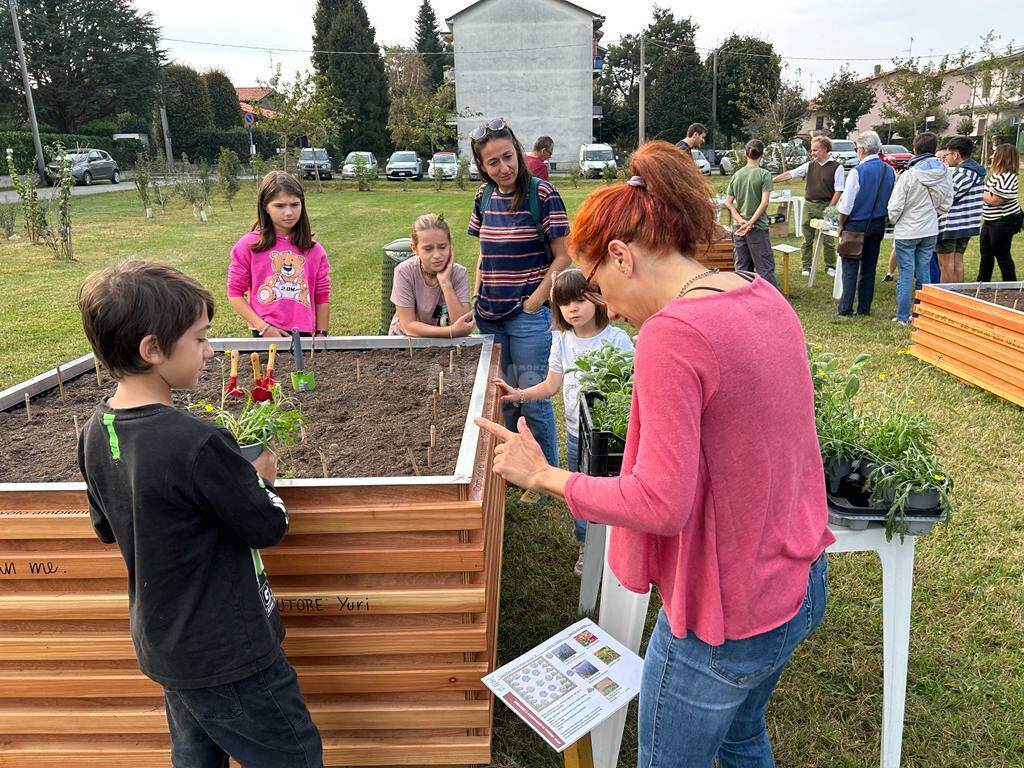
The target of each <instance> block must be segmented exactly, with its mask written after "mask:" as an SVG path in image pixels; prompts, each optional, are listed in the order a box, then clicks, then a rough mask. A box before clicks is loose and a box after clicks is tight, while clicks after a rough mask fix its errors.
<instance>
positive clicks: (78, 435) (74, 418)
mask: <svg viewBox="0 0 1024 768" xmlns="http://www.w3.org/2000/svg"><path fill="white" fill-rule="evenodd" d="M71 421H72V422H74V425H75V441H76V442H77V441H78V439H79V438H80V437H81V436H82V430H80V429H79V428H78V416H75V415H72V416H71Z"/></svg>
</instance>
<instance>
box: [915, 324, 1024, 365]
mask: <svg viewBox="0 0 1024 768" xmlns="http://www.w3.org/2000/svg"><path fill="white" fill-rule="evenodd" d="M918 331H922V332H924V333H929V334H932V335H934V336H941V337H942V338H944V339H946V340H947V341H950V342H953V343H954V344H959V345H960V346H962V347H968V348H970V349H972V350H974V351H976V352H978V353H980V354H982V355H985V356H986V357H989V358H992V359H993V360H996V361H998V362H1000V363H1002V364H1003V365H1006V366H1008V367H1010V368H1013V369H1016V370H1018V371H1021V372H1024V350H1020V351H1017V350H1015V349H1012V348H1011V347H1008V346H1006V345H1005V344H1000V343H999V342H998V341H993V340H991V339H989V338H986V337H983V336H978V335H977V334H975V333H972V332H971V331H969V330H965V329H964V328H962V327H961V326H960V325H955V324H952V323H949V322H946V321H945V320H944V319H942V318H937V317H935V316H934V315H931V314H920V315H918V316H917V317H915V318H914V327H913V329H912V330H911V336H910V339H911V341H913V340H914V334H916V333H917V332H918Z"/></svg>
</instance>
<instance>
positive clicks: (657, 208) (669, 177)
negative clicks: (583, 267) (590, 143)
mask: <svg viewBox="0 0 1024 768" xmlns="http://www.w3.org/2000/svg"><path fill="white" fill-rule="evenodd" d="M631 162H632V165H633V173H634V174H636V176H639V177H640V178H641V179H643V186H634V185H632V184H615V185H613V186H610V187H604V188H603V189H600V190H598V191H597V192H594V193H592V194H591V195H589V196H588V197H587V199H586V200H584V201H583V205H582V206H580V209H579V211H578V212H577V213H576V217H575V219H573V222H572V233H571V234H570V235H569V250H570V252H571V253H572V255H573V257H574V258H575V259H576V260H577V261H580V260H582V261H584V262H594V261H600V260H601V259H603V258H604V256H605V254H606V253H607V248H608V243H610V242H611V241H612V240H623V241H625V242H633V243H637V244H639V245H641V246H643V247H644V248H646V249H648V250H650V251H652V252H654V253H656V254H666V253H669V252H670V251H678V252H679V253H681V254H682V255H684V256H691V257H694V258H697V256H696V251H697V249H698V247H699V246H702V245H703V246H704V250H705V251H706V248H707V247H708V244H710V243H711V242H712V241H713V240H715V239H716V222H715V209H714V207H713V206H712V202H711V188H710V187H709V186H708V184H707V182H706V181H705V180H704V176H703V175H702V174H701V172H700V171H699V170H697V165H696V164H695V163H694V162H693V158H692V157H690V156H689V155H687V154H686V153H685V152H683V150H682V149H680V148H679V147H676V146H674V145H672V144H669V143H668V142H667V141H648V142H646V143H644V144H642V145H641V146H640V148H639V149H638V150H637V151H636V152H635V153H634V154H633V157H632V159H631Z"/></svg>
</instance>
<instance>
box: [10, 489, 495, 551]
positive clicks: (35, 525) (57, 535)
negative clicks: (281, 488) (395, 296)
mask: <svg viewBox="0 0 1024 768" xmlns="http://www.w3.org/2000/svg"><path fill="white" fill-rule="evenodd" d="M18 493H19V492H17V491H15V492H12V493H11V495H18ZM282 495H283V496H286V495H287V494H282ZM7 496H8V494H0V502H2V501H3V500H4V499H5V498H7ZM7 501H8V506H7V507H6V509H7V510H8V511H6V512H4V513H2V514H0V536H2V537H3V538H4V539H94V538H96V534H95V533H94V532H93V529H92V525H91V524H90V523H89V515H88V513H87V512H85V511H80V512H78V513H77V514H67V513H65V514H60V513H53V514H47V513H46V512H45V511H38V510H31V509H30V508H25V507H23V508H22V509H24V510H26V511H17V510H16V508H15V507H13V506H10V504H11V499H7ZM50 509H52V507H51V508H50ZM289 514H290V516H291V527H290V529H289V532H290V533H293V534H318V533H388V532H405V531H459V530H472V529H476V528H480V527H481V526H482V525H483V511H482V509H481V507H480V504H479V503H476V502H472V501H452V502H448V503H445V504H401V505H396V506H392V507H389V508H380V507H365V506H364V507H348V508H345V507H339V508H324V509H297V510H289Z"/></svg>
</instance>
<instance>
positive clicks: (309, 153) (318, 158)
mask: <svg viewBox="0 0 1024 768" xmlns="http://www.w3.org/2000/svg"><path fill="white" fill-rule="evenodd" d="M299 170H300V171H302V176H303V178H306V179H315V178H316V176H317V173H319V174H320V178H321V179H329V178H331V156H330V155H328V154H327V150H326V149H319V148H315V147H304V148H303V149H302V150H301V151H300V152H299Z"/></svg>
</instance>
